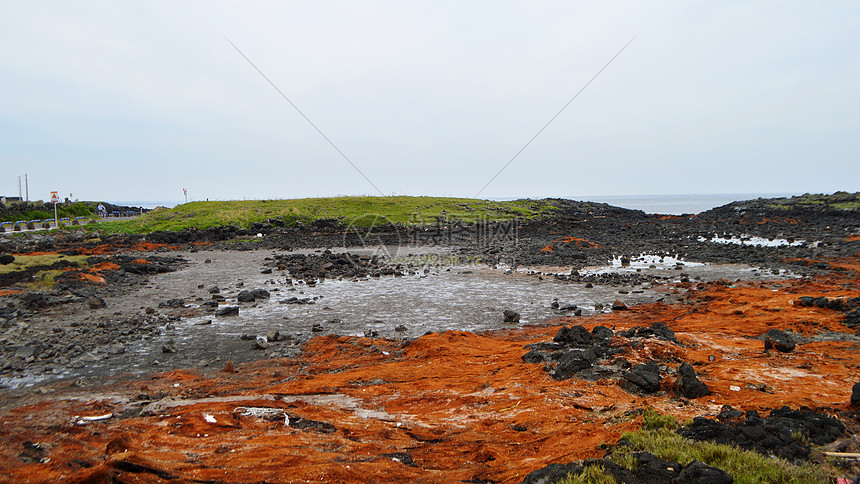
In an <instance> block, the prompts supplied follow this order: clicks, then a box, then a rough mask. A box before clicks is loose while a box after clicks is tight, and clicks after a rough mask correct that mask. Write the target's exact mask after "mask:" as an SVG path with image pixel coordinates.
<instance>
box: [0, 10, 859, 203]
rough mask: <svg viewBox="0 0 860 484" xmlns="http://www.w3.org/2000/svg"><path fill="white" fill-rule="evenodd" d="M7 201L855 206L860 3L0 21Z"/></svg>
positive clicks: (68, 14) (177, 13)
mask: <svg viewBox="0 0 860 484" xmlns="http://www.w3.org/2000/svg"><path fill="white" fill-rule="evenodd" d="M2 10H3V13H2V15H0V40H2V46H3V47H2V49H0V92H2V100H3V102H2V106H3V107H2V109H0V164H2V170H0V193H3V194H6V195H17V191H18V186H17V176H18V175H22V174H24V173H25V172H27V173H28V176H29V181H30V197H31V199H35V198H44V199H47V198H48V197H49V192H50V191H51V190H58V191H59V192H60V194H61V195H63V196H65V195H68V193H74V196H75V197H77V198H81V199H93V200H94V199H105V200H178V199H181V198H182V188H183V187H187V188H188V190H189V196H190V198H192V199H197V200H202V199H205V198H209V199H241V198H292V197H304V196H328V195H337V194H353V195H354V194H376V190H374V188H373V187H372V186H371V185H369V184H368V183H367V182H366V181H365V180H364V179H363V178H362V177H361V176H360V175H359V174H358V173H356V172H355V170H354V169H353V168H352V167H351V166H349V164H348V163H347V162H346V161H344V160H343V159H342V158H341V157H340V155H338V153H337V152H336V151H335V150H334V149H332V147H331V146H329V145H328V143H326V141H325V140H324V139H323V138H322V137H321V136H320V135H319V134H318V133H316V131H314V129H313V128H312V127H311V126H309V125H308V124H307V122H306V121H305V120H304V119H302V118H301V116H300V115H299V114H298V113H296V112H295V111H294V110H293V108H292V107H290V106H289V104H287V102H286V101H284V100H283V99H282V98H281V97H280V96H279V95H278V93H277V92H276V91H275V90H274V89H272V87H271V86H269V85H268V84H267V83H266V82H265V80H264V79H263V78H262V77H260V75H259V74H258V73H257V72H256V71H254V70H253V68H252V67H251V66H250V65H248V63H247V62H246V61H245V60H244V59H242V57H241V56H239V54H237V53H236V51H235V50H233V48H232V47H231V46H230V44H229V43H228V42H227V41H226V40H225V38H224V36H227V37H229V38H230V40H232V41H233V42H234V43H235V44H236V45H237V46H238V47H239V48H240V49H241V50H242V51H243V52H244V53H245V54H246V55H247V56H248V57H249V58H250V59H251V60H252V61H253V62H254V63H255V64H256V65H257V66H258V67H259V68H260V69H261V70H262V71H263V72H264V73H265V74H266V75H267V76H268V77H269V79H271V80H272V81H273V82H274V83H275V84H276V85H277V86H278V87H279V88H280V89H281V90H282V91H283V92H284V93H285V94H286V95H287V96H289V97H290V99H291V100H292V101H293V102H295V103H296V104H297V105H298V106H299V107H300V108H301V109H302V111H304V113H305V114H306V115H307V116H308V117H309V118H310V119H311V120H313V121H314V123H315V124H316V125H317V126H318V127H319V128H320V129H321V130H322V131H323V132H324V133H325V134H326V135H327V136H328V137H329V138H330V139H331V140H332V141H333V142H334V143H335V144H336V145H337V146H338V147H339V148H340V149H341V150H342V151H343V152H344V153H345V154H346V155H347V156H348V157H349V158H350V159H351V160H352V161H353V162H354V163H355V164H356V165H357V166H358V167H359V168H360V169H361V170H362V171H363V172H364V173H365V174H366V175H367V176H368V177H369V178H370V179H371V180H372V181H373V183H374V184H376V185H377V186H378V187H379V188H380V189H381V190H382V191H383V192H384V193H385V194H408V195H446V196H473V195H475V194H476V193H477V192H478V190H480V189H481V187H483V186H484V184H485V183H486V182H487V181H488V180H489V179H490V178H491V177H492V176H493V175H495V173H496V172H497V171H498V170H499V169H500V168H501V167H502V166H504V164H505V163H507V162H508V160H510V159H511V157H512V156H514V154H515V153H516V152H517V151H518V150H519V149H520V148H522V147H523V145H524V144H525V143H526V142H527V141H528V140H529V139H530V138H531V137H532V136H534V134H535V133H536V132H537V131H538V130H539V129H540V128H541V127H542V126H543V125H544V124H545V123H546V122H547V121H549V119H550V118H551V117H552V116H553V115H554V114H555V113H556V112H557V111H558V110H559V109H560V108H561V107H562V106H563V105H564V104H565V103H566V102H567V101H568V100H569V99H570V98H571V97H572V96H573V95H574V94H575V93H576V92H577V91H578V90H579V89H580V88H581V87H582V86H583V85H584V84H585V83H586V82H588V80H589V79H590V78H591V77H592V76H593V75H594V74H595V73H596V72H597V71H598V70H599V69H600V68H601V67H602V66H603V65H604V64H605V63H606V62H607V61H608V60H609V59H610V58H612V56H613V55H615V53H616V52H617V51H618V50H619V49H620V48H621V47H622V46H623V45H624V44H625V43H626V42H628V41H629V40H630V39H631V38H632V37H633V36H634V35H636V34H639V36H638V37H637V38H636V40H635V41H634V42H633V43H632V44H631V45H630V46H629V47H628V48H627V50H625V51H624V52H623V53H622V54H621V55H620V56H619V57H618V58H617V59H616V60H615V61H614V62H613V63H612V64H611V65H610V66H609V67H608V68H607V69H606V70H605V71H604V72H603V73H602V74H601V75H600V76H599V77H598V78H597V79H596V80H595V81H594V82H593V83H592V84H591V85H590V86H589V87H588V88H587V89H586V90H585V91H584V92H583V93H582V94H581V95H580V96H579V98H578V99H576V101H574V102H573V103H572V104H571V105H570V106H569V107H568V108H567V110H565V112H564V113H562V114H561V116H559V117H558V118H557V119H556V120H555V121H554V122H553V123H552V124H551V125H550V126H549V127H548V128H547V129H546V130H545V131H544V132H543V133H542V134H541V136H539V137H538V138H537V139H536V140H535V141H534V142H533V143H532V144H531V145H530V146H529V147H528V149H526V150H525V151H524V152H523V153H522V154H521V155H520V156H519V158H518V159H517V160H516V161H514V162H513V163H512V164H511V165H510V166H509V167H508V168H507V170H505V171H504V172H503V173H502V174H501V175H500V176H499V177H498V178H497V179H496V180H495V181H494V182H493V183H492V184H491V185H490V186H489V187H488V188H487V189H486V190H485V191H484V192H483V193H482V194H481V196H482V197H519V196H522V197H546V196H570V197H574V198H576V197H585V196H587V195H599V194H619V195H623V194H672V193H753V192H767V193H771V192H832V191H835V190H848V191H857V190H860V186H858V185H860V183H858V180H860V163H858V159H857V158H858V153H860V132H858V131H860V119H858V117H860V115H858V113H860V94H858V86H860V82H858V81H860V3H857V2H787V1H769V2H764V1H763V2H749V1H741V2H691V1H683V2H681V1H679V2H606V1H600V2H502V1H492V2H490V1H486V2H476V1H452V2H440V1H432V2H430V1H427V2H403V1H396V2H357V1H353V2H328V1H307V2H217V3H216V2H209V1H201V2H115V1H111V2H38V1H37V2H6V5H5V6H4V7H3V9H2Z"/></svg>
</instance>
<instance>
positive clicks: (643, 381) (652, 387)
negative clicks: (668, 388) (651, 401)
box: [621, 361, 660, 393]
mask: <svg viewBox="0 0 860 484" xmlns="http://www.w3.org/2000/svg"><path fill="white" fill-rule="evenodd" d="M623 376H624V380H622V381H621V387H622V388H624V389H625V390H627V391H641V392H645V393H654V392H656V391H657V390H659V389H660V366H659V365H657V362H656V361H649V362H647V363H644V364H639V365H634V366H633V368H632V369H631V370H630V371H626V372H624V375H623Z"/></svg>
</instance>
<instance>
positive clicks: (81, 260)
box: [0, 254, 89, 274]
mask: <svg viewBox="0 0 860 484" xmlns="http://www.w3.org/2000/svg"><path fill="white" fill-rule="evenodd" d="M88 258H89V256H86V255H62V254H42V255H16V256H15V260H14V261H13V262H11V263H9V264H2V265H0V274H9V273H11V272H18V271H24V270H27V269H33V268H36V267H50V266H52V265H54V264H56V263H57V262H62V261H66V262H68V263H69V264H75V265H77V266H79V267H84V266H85V265H86V260H87V259H88Z"/></svg>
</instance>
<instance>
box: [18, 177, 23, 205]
mask: <svg viewBox="0 0 860 484" xmlns="http://www.w3.org/2000/svg"><path fill="white" fill-rule="evenodd" d="M23 199H24V197H23V196H22V194H21V175H18V201H21V200H23Z"/></svg>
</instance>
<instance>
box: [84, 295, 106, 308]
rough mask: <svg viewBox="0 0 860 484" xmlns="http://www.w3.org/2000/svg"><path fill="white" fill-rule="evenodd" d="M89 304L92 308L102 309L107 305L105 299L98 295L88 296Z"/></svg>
mask: <svg viewBox="0 0 860 484" xmlns="http://www.w3.org/2000/svg"><path fill="white" fill-rule="evenodd" d="M87 305H88V306H89V307H90V309H102V308H104V307H106V306H107V304H106V303H105V300H104V299H102V298H100V297H96V296H91V297H88V298H87Z"/></svg>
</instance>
